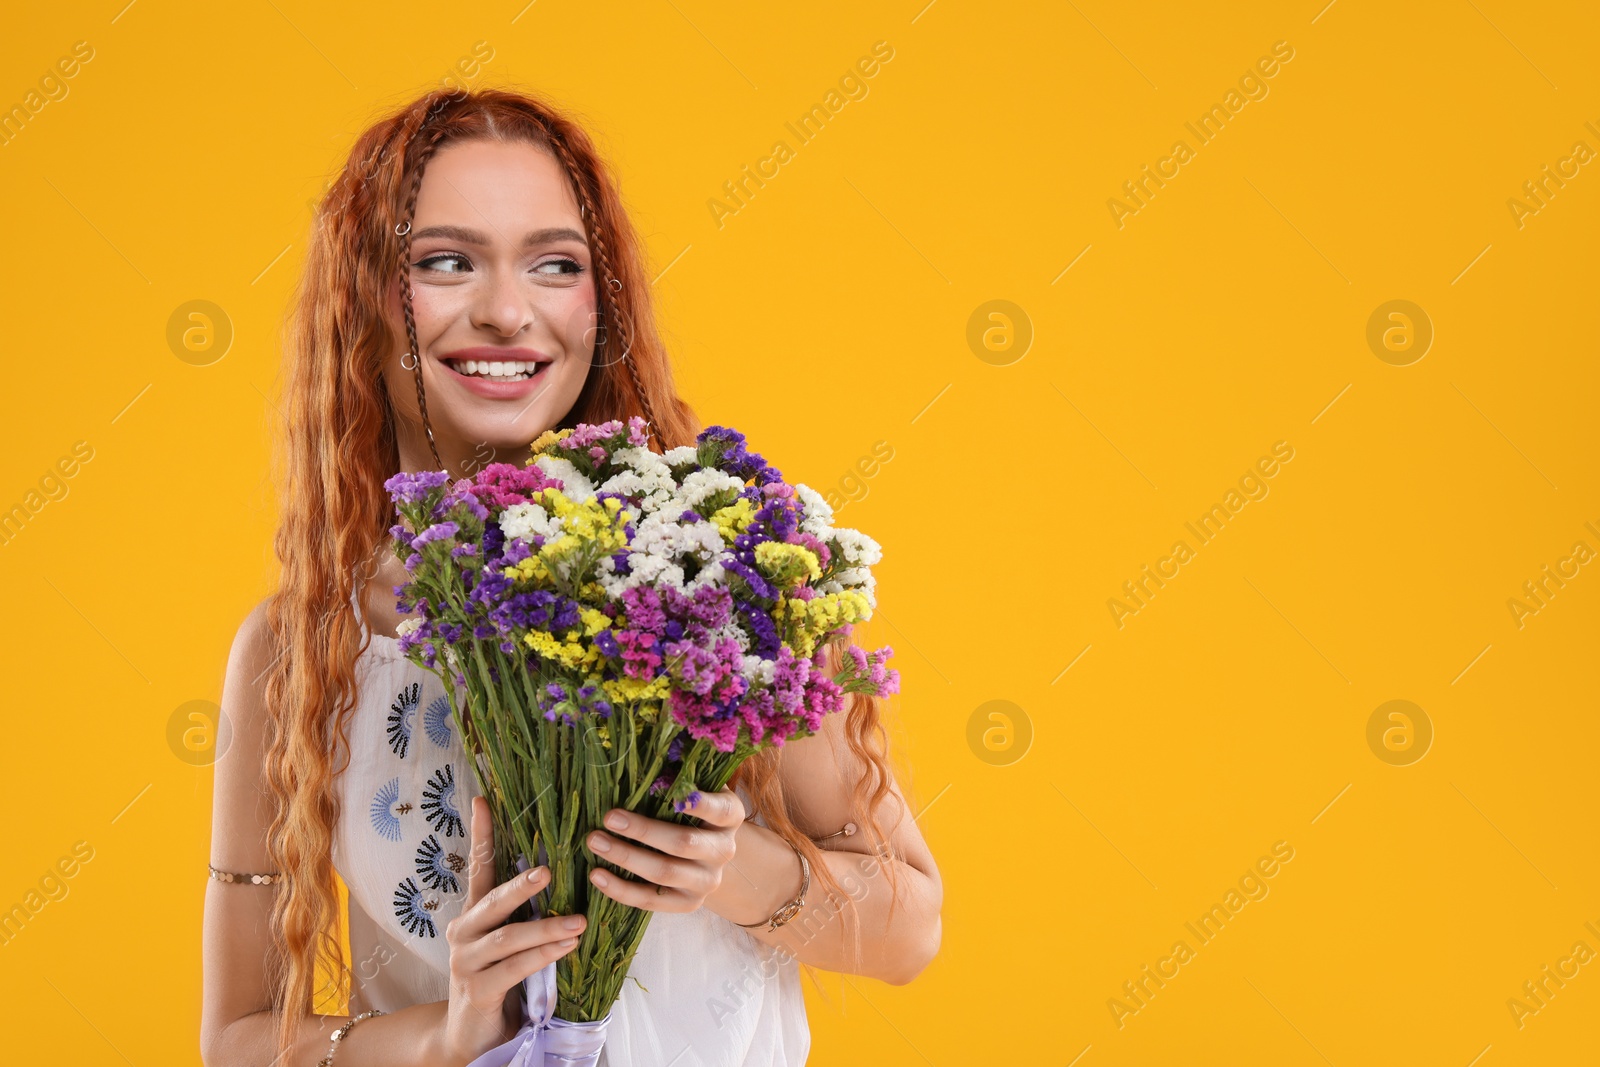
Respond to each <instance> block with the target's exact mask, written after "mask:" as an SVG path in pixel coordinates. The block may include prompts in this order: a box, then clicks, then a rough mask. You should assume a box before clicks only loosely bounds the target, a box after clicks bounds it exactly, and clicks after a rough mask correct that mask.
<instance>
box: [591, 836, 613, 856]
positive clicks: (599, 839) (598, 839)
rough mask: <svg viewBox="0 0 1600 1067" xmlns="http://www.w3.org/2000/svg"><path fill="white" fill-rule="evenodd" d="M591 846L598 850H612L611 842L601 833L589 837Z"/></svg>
mask: <svg viewBox="0 0 1600 1067" xmlns="http://www.w3.org/2000/svg"><path fill="white" fill-rule="evenodd" d="M589 847H590V848H592V849H594V850H595V851H596V852H610V851H611V842H610V841H607V840H606V839H605V837H603V836H602V835H600V834H594V835H592V836H591V837H590V838H589Z"/></svg>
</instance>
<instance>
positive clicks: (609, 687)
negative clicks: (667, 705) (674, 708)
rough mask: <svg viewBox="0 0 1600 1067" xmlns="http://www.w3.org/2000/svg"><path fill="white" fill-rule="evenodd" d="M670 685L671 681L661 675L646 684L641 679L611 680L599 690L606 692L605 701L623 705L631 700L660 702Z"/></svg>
mask: <svg viewBox="0 0 1600 1067" xmlns="http://www.w3.org/2000/svg"><path fill="white" fill-rule="evenodd" d="M671 684H672V680H671V679H670V678H668V677H667V676H666V675H662V676H661V677H660V678H656V679H653V680H651V681H648V682H647V681H645V680H644V679H643V678H613V679H610V680H609V681H606V682H602V683H601V688H603V689H604V690H605V691H606V699H608V700H610V701H612V702H613V703H617V704H625V703H628V702H629V701H633V700H661V699H663V698H664V697H666V695H667V692H668V689H669V688H670V686H671Z"/></svg>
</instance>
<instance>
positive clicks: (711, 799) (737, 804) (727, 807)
mask: <svg viewBox="0 0 1600 1067" xmlns="http://www.w3.org/2000/svg"><path fill="white" fill-rule="evenodd" d="M693 796H694V795H693V794H691V797H693ZM694 799H695V802H694V803H693V804H691V805H688V806H686V807H685V808H684V809H683V810H684V812H686V813H687V814H689V815H693V816H694V817H695V818H697V819H699V820H700V821H701V822H703V823H705V824H706V825H708V826H722V827H729V826H738V825H739V824H740V823H742V822H744V818H745V816H746V815H748V814H750V813H749V812H748V811H746V810H745V807H744V801H743V800H741V799H739V794H738V793H736V792H734V791H733V790H732V789H729V788H727V787H726V786H724V787H723V788H722V789H719V790H717V791H716V792H715V793H700V794H699V796H698V797H697V798H694Z"/></svg>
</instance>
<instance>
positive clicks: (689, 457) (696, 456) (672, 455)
mask: <svg viewBox="0 0 1600 1067" xmlns="http://www.w3.org/2000/svg"><path fill="white" fill-rule="evenodd" d="M661 460H662V462H663V463H665V464H667V466H669V467H682V466H684V465H685V464H687V463H698V462H699V461H700V449H699V448H698V447H697V446H695V445H679V446H678V447H677V448H669V449H667V450H666V452H665V453H663V454H662V456H661Z"/></svg>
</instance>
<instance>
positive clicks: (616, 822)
mask: <svg viewBox="0 0 1600 1067" xmlns="http://www.w3.org/2000/svg"><path fill="white" fill-rule="evenodd" d="M606 825H607V826H609V827H611V828H612V829H613V830H626V829H627V828H628V817H627V816H626V815H624V814H622V812H620V811H614V812H612V813H611V814H610V815H607V816H606Z"/></svg>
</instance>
